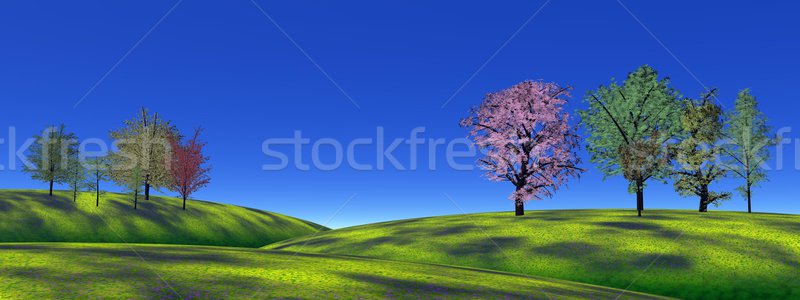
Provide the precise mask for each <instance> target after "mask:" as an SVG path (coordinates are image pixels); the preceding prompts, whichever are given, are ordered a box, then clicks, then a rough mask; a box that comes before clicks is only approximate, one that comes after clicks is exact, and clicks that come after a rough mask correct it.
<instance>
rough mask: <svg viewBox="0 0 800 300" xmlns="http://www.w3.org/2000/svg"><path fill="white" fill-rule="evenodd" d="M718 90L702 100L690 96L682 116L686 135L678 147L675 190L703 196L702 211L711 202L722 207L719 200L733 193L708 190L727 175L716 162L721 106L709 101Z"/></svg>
mask: <svg viewBox="0 0 800 300" xmlns="http://www.w3.org/2000/svg"><path fill="white" fill-rule="evenodd" d="M715 91H716V90H711V91H710V92H708V93H707V94H706V95H705V96H704V97H703V100H702V101H695V100H691V99H687V101H686V107H685V108H684V110H683V115H682V116H681V124H682V126H683V130H684V132H685V133H686V137H685V138H684V139H683V140H682V141H681V142H680V144H678V146H677V156H676V158H677V159H676V160H677V162H678V166H677V167H678V169H677V170H675V171H674V174H675V175H676V180H675V190H676V191H677V192H678V194H680V195H682V196H690V195H696V196H698V197H700V206H699V211H700V212H706V211H708V205H709V204H714V206H719V203H720V201H722V200H727V199H730V196H731V194H730V193H726V192H723V193H718V192H713V191H709V189H708V186H709V185H710V184H711V183H712V182H714V181H716V180H718V179H720V178H722V177H724V176H725V174H726V173H727V172H726V170H725V168H724V167H723V166H721V165H719V164H718V163H717V161H716V160H717V159H718V158H719V157H720V153H721V151H722V147H721V146H720V145H719V143H718V142H719V141H720V139H721V138H722V126H723V122H722V108H720V107H719V106H717V105H716V104H714V103H712V102H711V101H709V99H710V98H712V97H714V96H715Z"/></svg>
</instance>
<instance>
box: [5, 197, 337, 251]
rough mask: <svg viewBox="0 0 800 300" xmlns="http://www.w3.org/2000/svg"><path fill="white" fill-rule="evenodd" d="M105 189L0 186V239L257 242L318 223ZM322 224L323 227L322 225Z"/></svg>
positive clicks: (304, 232)
mask: <svg viewBox="0 0 800 300" xmlns="http://www.w3.org/2000/svg"><path fill="white" fill-rule="evenodd" d="M129 198H130V197H128V196H126V195H121V194H112V193H107V194H105V195H103V196H102V198H101V200H100V206H99V207H95V199H94V197H93V195H90V194H88V193H87V194H84V195H82V196H81V197H79V198H78V201H77V202H73V201H72V197H71V194H69V193H68V192H64V191H56V192H54V195H53V196H52V197H50V196H48V195H47V191H38V190H0V220H2V221H1V222H0V242H112V243H115V242H122V241H124V242H128V243H153V244H192V245H219V246H239V247H260V246H263V245H264V244H265V243H272V242H276V241H280V240H285V239H288V238H293V237H298V236H302V235H307V234H311V233H314V232H316V231H317V228H323V227H322V226H320V225H317V224H314V223H311V222H307V221H303V220H300V219H296V218H292V217H288V216H284V215H281V214H276V213H271V212H265V211H260V210H257V209H251V208H246V207H239V206H234V205H227V204H220V203H214V202H205V201H190V202H189V203H188V204H187V210H186V211H183V210H181V201H180V200H179V199H175V198H170V197H157V196H151V199H150V200H148V201H144V200H141V199H140V200H139V208H138V209H136V210H134V209H133V201H132V200H130V199H129ZM326 229H327V228H323V230H326Z"/></svg>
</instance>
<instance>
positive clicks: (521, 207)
mask: <svg viewBox="0 0 800 300" xmlns="http://www.w3.org/2000/svg"><path fill="white" fill-rule="evenodd" d="M521 189H522V186H517V195H519V191H520V190H521ZM514 215H515V216H523V215H525V202H524V201H522V199H520V198H519V196H517V199H516V200H514Z"/></svg>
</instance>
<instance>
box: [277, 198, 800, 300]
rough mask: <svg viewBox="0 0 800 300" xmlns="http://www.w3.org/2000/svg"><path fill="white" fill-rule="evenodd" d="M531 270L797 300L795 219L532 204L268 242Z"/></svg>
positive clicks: (798, 220)
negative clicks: (521, 209)
mask: <svg viewBox="0 0 800 300" xmlns="http://www.w3.org/2000/svg"><path fill="white" fill-rule="evenodd" d="M265 248H267V249H275V250H288V251H298V252H305V253H325V254H348V255H359V256H365V257H375V258H382V259H392V260H401V261H413V262H422V263H438V264H446V265H458V266H469V267H475V268H484V269H493V270H500V271H508V272H515V273H521V274H530V275H535V276H543V277H548V278H558V279H563V280H570V281H576V282H583V283H589V284H597V285H602V286H608V287H614V288H622V289H630V290H635V291H640V292H645V293H651V294H657V295H665V296H671V297H678V298H685V299H716V298H726V299H769V298H772V299H790V298H795V299H797V298H800V216H798V215H779V214H755V213H754V214H747V213H739V212H720V211H712V212H708V213H697V212H690V211H675V210H648V211H646V213H645V216H644V217H642V218H638V217H636V216H635V213H633V212H631V211H623V210H562V211H530V212H527V213H526V215H525V216H523V217H515V216H513V213H510V212H502V213H483V214H472V215H454V216H442V217H432V218H421V219H409V220H400V221H393V222H385V223H377V224H369V225H362V226H355V227H350V228H344V229H337V230H331V231H326V232H322V233H319V234H317V235H314V236H308V237H300V238H296V239H291V240H287V241H283V242H278V243H275V244H271V245H267V246H266V247H265Z"/></svg>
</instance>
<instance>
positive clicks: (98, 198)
mask: <svg viewBox="0 0 800 300" xmlns="http://www.w3.org/2000/svg"><path fill="white" fill-rule="evenodd" d="M94 187H95V188H96V189H97V190H96V191H95V195H96V196H97V199H96V200H95V202H94V206H95V207H98V206H100V177H97V185H95V186H94Z"/></svg>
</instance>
